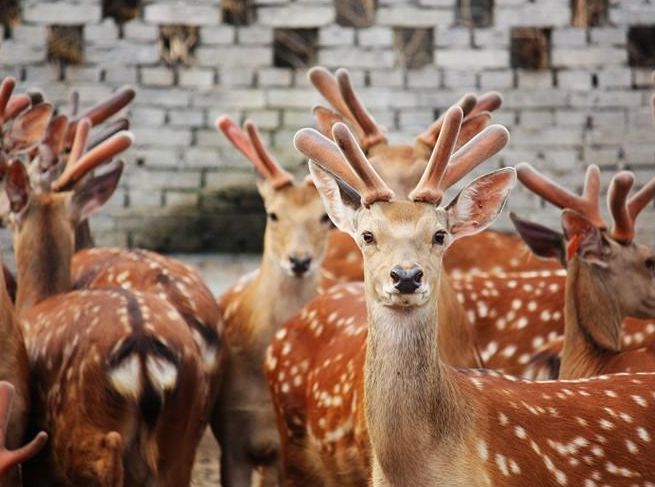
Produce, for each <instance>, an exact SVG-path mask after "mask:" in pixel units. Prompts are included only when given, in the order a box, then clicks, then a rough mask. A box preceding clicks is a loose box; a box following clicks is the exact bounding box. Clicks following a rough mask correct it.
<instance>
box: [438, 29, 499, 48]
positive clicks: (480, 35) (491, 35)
mask: <svg viewBox="0 0 655 487" xmlns="http://www.w3.org/2000/svg"><path fill="white" fill-rule="evenodd" d="M438 33H439V30H438V29H437V34H438ZM509 43H510V35H509V31H508V30H507V29H473V46H474V47H477V48H480V49H487V48H490V47H504V48H508V47H509Z"/></svg>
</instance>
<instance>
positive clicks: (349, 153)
mask: <svg viewBox="0 0 655 487" xmlns="http://www.w3.org/2000/svg"><path fill="white" fill-rule="evenodd" d="M332 136H333V137H334V141H335V142H336V143H337V145H338V146H339V149H340V150H341V152H342V153H343V155H344V156H345V158H346V159H347V160H348V162H349V163H350V167H352V168H353V170H354V171H355V173H356V174H357V176H359V179H360V180H361V181H362V183H363V192H362V193H360V195H361V197H362V204H363V205H364V206H370V205H371V204H372V203H375V202H376V201H389V200H391V199H392V198H393V197H394V193H393V191H391V189H390V188H389V186H387V185H386V183H385V182H384V181H383V180H382V178H381V177H380V175H379V174H378V173H377V172H375V169H373V166H371V163H370V162H368V159H367V158H366V156H365V155H364V152H363V151H362V148H361V147H360V145H359V144H358V143H357V141H356V140H355V137H354V136H353V134H352V132H350V130H349V129H348V126H347V125H346V124H344V123H341V122H339V123H336V124H335V125H334V127H332Z"/></svg>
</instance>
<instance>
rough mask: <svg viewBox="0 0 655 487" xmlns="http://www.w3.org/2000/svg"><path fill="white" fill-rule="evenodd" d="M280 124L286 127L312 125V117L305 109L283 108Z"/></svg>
mask: <svg viewBox="0 0 655 487" xmlns="http://www.w3.org/2000/svg"><path fill="white" fill-rule="evenodd" d="M282 113H283V114H284V119H283V123H282V126H283V127H286V128H301V127H310V126H312V125H314V118H313V116H312V114H311V113H310V112H308V111H307V110H284V111H283V112H282Z"/></svg>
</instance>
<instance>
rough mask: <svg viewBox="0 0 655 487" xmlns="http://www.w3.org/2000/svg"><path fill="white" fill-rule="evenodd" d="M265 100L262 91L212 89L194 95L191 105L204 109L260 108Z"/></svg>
mask: <svg viewBox="0 0 655 487" xmlns="http://www.w3.org/2000/svg"><path fill="white" fill-rule="evenodd" d="M265 103H266V98H265V94H264V92H263V91H262V90H254V89H253V90H244V89H226V88H222V87H217V88H214V89H213V90H212V91H209V92H206V93H197V94H196V93H194V94H193V101H192V105H193V106H195V107H206V106H207V105H211V106H219V107H221V108H223V107H226V108H241V109H243V108H261V107H263V106H265Z"/></svg>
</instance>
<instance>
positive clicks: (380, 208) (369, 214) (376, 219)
mask: <svg viewBox="0 0 655 487" xmlns="http://www.w3.org/2000/svg"><path fill="white" fill-rule="evenodd" d="M358 223H359V226H360V227H361V226H362V225H366V226H371V227H373V228H377V229H388V230H389V231H392V232H394V233H398V232H401V231H406V232H412V233H415V232H417V231H423V230H426V231H427V230H429V231H432V230H434V228H435V227H444V228H445V227H446V224H447V217H446V212H445V210H444V209H443V208H439V207H436V206H434V205H431V204H427V203H414V202H412V201H392V202H389V203H375V204H373V205H371V207H370V208H368V209H364V210H362V211H361V212H360V215H359V222H358Z"/></svg>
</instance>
